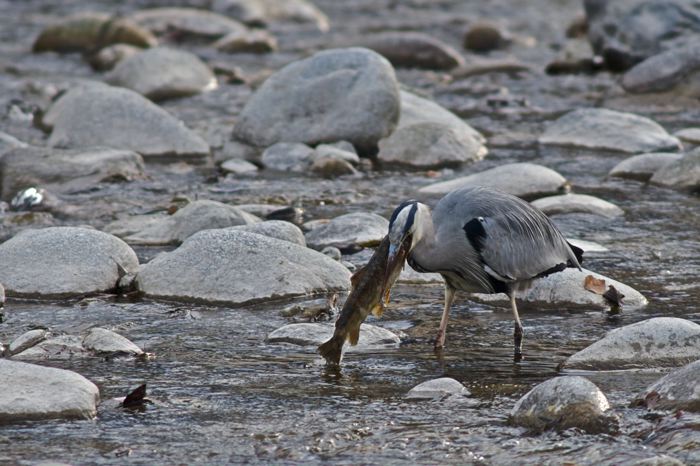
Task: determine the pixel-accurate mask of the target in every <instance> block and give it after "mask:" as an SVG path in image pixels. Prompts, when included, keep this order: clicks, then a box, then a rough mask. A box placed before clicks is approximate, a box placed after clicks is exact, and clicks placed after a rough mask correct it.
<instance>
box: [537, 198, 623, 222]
mask: <svg viewBox="0 0 700 466" xmlns="http://www.w3.org/2000/svg"><path fill="white" fill-rule="evenodd" d="M532 205H533V206H534V207H537V208H538V209H540V210H541V211H542V212H544V213H545V214H547V215H559V214H571V213H584V214H592V215H600V216H601V217H607V218H614V217H619V216H620V215H624V214H625V212H624V211H623V210H622V209H620V208H619V207H618V206H616V205H615V204H613V203H612V202H608V201H604V200H603V199H600V198H597V197H595V196H589V195H588V194H562V195H560V196H549V197H542V198H540V199H537V200H534V201H532Z"/></svg>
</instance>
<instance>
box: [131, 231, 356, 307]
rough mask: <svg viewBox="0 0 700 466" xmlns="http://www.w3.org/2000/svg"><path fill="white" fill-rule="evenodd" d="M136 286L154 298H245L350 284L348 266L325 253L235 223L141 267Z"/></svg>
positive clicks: (260, 298)
mask: <svg viewBox="0 0 700 466" xmlns="http://www.w3.org/2000/svg"><path fill="white" fill-rule="evenodd" d="M136 283H137V286H138V289H139V290H140V291H141V292H142V293H143V294H144V295H146V296H149V297H153V298H166V299H176V300H181V301H197V302H209V303H221V304H231V305H236V304H246V303H254V302H262V301H269V300H274V299H282V298H293V297H297V296H305V295H312V294H320V293H327V292H330V291H345V290H347V289H348V288H349V287H350V272H349V271H348V269H346V268H345V267H343V266H342V265H341V264H339V263H338V262H336V261H334V260H333V259H331V258H329V257H328V256H326V255H324V254H321V253H320V252H316V251H314V250H311V249H308V248H304V247H302V246H299V245H296V244H292V243H291V242H289V241H282V240H278V239H275V238H269V237H266V236H262V235H258V234H255V233H249V232H246V231H237V230H233V229H218V230H205V231H200V232H199V233H196V234H195V235H193V236H191V237H189V238H188V239H186V240H185V242H184V243H182V245H181V246H180V247H179V248H177V249H176V250H174V251H172V252H169V253H165V254H161V255H159V256H157V257H156V258H155V259H153V260H152V261H151V262H149V263H148V264H145V265H144V266H142V267H141V270H140V272H139V274H138V275H137V277H136Z"/></svg>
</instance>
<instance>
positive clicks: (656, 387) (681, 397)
mask: <svg viewBox="0 0 700 466" xmlns="http://www.w3.org/2000/svg"><path fill="white" fill-rule="evenodd" d="M633 405H642V406H646V407H647V408H649V409H668V410H678V409H682V410H685V411H693V412H700V360H697V361H694V362H691V363H690V364H688V365H686V366H684V367H681V368H680V369H678V370H676V371H673V372H671V373H670V374H668V375H666V376H664V377H662V378H661V379H659V380H658V381H656V382H655V383H654V384H652V385H651V386H650V387H648V388H647V389H646V390H644V392H643V393H642V394H640V395H639V396H638V397H637V399H636V400H635V401H634V402H633Z"/></svg>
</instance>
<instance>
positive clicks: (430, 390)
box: [406, 377, 470, 400]
mask: <svg viewBox="0 0 700 466" xmlns="http://www.w3.org/2000/svg"><path fill="white" fill-rule="evenodd" d="M453 395H457V396H469V395H470V393H469V390H467V387H465V386H464V385H462V384H461V383H460V382H458V381H456V380H455V379H453V378H450V377H442V378H439V379H433V380H428V381H426V382H423V383H421V384H418V385H416V386H415V387H413V388H412V389H411V390H409V392H408V393H406V399H407V400H434V399H440V398H444V397H446V396H453Z"/></svg>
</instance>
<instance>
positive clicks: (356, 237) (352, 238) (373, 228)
mask: <svg viewBox="0 0 700 466" xmlns="http://www.w3.org/2000/svg"><path fill="white" fill-rule="evenodd" d="M388 231H389V221H388V220H387V219H385V218H384V217H382V216H380V215H377V214H373V213H370V212H356V213H351V214H345V215H341V216H339V217H335V218H334V219H332V220H331V221H330V222H328V223H326V224H324V225H321V226H319V227H317V228H314V229H313V230H311V231H309V232H308V233H306V243H307V244H308V245H309V247H311V248H314V249H323V248H324V247H326V246H347V245H350V244H359V245H361V246H376V245H377V244H379V243H380V242H381V240H382V239H383V238H384V237H385V236H386V234H387V232H388Z"/></svg>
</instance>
